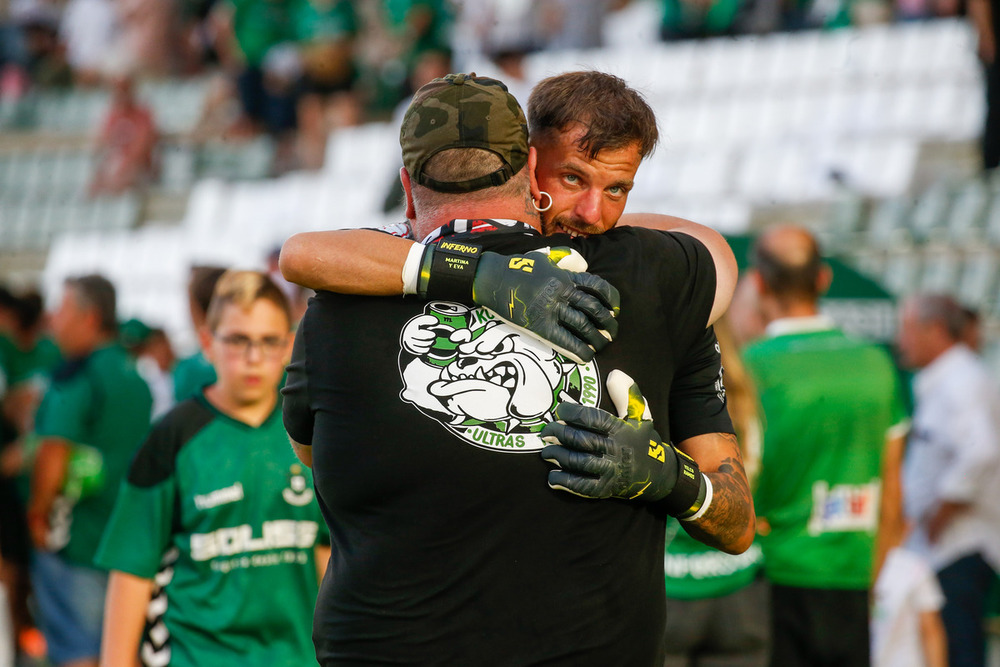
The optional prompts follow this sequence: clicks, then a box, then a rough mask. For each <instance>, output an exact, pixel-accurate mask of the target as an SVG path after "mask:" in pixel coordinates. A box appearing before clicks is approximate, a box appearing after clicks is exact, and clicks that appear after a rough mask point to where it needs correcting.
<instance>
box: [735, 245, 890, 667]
mask: <svg viewBox="0 0 1000 667" xmlns="http://www.w3.org/2000/svg"><path fill="white" fill-rule="evenodd" d="M754 264H755V266H754V270H753V273H752V274H751V277H752V279H753V280H754V281H755V284H756V286H757V291H758V294H759V298H760V308H761V311H762V313H763V316H764V320H765V321H766V322H767V323H768V324H767V328H766V331H765V337H764V338H763V339H762V340H759V341H757V342H755V343H752V344H750V345H749V346H748V347H747V348H746V351H745V354H744V358H745V361H746V364H747V366H748V368H749V369H750V371H751V375H752V377H753V379H754V381H755V383H756V385H757V388H758V391H759V393H760V400H761V406H762V408H763V414H764V423H765V429H764V445H763V452H762V461H761V471H760V475H759V477H758V479H757V486H756V490H755V494H754V505H755V508H756V511H757V516H758V522H757V525H758V532H759V533H760V535H761V537H760V545H761V547H762V549H763V551H764V568H765V573H766V576H767V578H768V579H769V580H770V582H771V604H772V631H773V652H772V658H771V664H772V665H775V667H797V666H799V665H801V666H803V667H806V666H810V667H811V666H815V665H837V666H838V667H854V666H858V667H860V666H865V667H867V665H868V664H869V639H868V627H869V619H868V606H869V590H870V588H871V585H872V582H873V580H874V574H875V563H876V562H877V559H878V555H877V554H881V553H884V552H885V545H886V544H887V543H889V542H893V541H895V540H896V539H898V535H899V531H900V526H899V524H898V517H899V516H900V513H899V503H900V499H899V493H898V490H899V474H900V471H899V467H898V464H897V463H896V462H898V460H899V453H900V452H901V451H902V438H903V435H904V433H905V428H906V419H905V415H904V411H903V403H902V398H901V392H900V388H899V382H898V376H897V373H896V370H895V367H894V365H893V363H892V360H891V359H890V357H889V355H888V354H887V353H886V351H885V350H884V349H883V348H882V347H880V346H878V345H876V344H874V343H871V342H867V341H862V340H858V339H855V338H852V337H849V336H847V335H845V334H844V333H843V332H842V331H840V330H838V329H837V328H836V327H834V325H833V322H832V321H831V320H829V319H827V318H826V317H824V316H823V315H821V314H820V312H819V298H820V295H822V294H823V293H824V292H825V291H826V288H827V287H828V286H829V284H830V279H831V273H830V270H829V268H828V267H826V266H825V265H824V264H823V261H822V259H821V256H820V251H819V245H818V243H817V242H816V239H815V238H814V237H813V236H812V235H811V234H810V233H809V232H808V231H806V230H805V229H803V228H801V227H794V226H777V227H772V228H770V229H768V230H767V231H766V232H765V233H764V234H763V235H762V236H761V238H760V239H759V240H758V242H757V245H756V247H755V251H754ZM877 539H879V540H881V544H878V545H877V543H876V541H877Z"/></svg>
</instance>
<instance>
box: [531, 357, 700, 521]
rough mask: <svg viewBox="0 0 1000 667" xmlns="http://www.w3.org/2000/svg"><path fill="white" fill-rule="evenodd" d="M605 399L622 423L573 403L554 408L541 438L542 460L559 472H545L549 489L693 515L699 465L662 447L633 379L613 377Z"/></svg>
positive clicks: (697, 505) (615, 374) (614, 374)
mask: <svg viewBox="0 0 1000 667" xmlns="http://www.w3.org/2000/svg"><path fill="white" fill-rule="evenodd" d="M608 395H609V396H610V397H611V400H612V401H613V402H614V404H615V408H616V409H617V410H618V414H619V415H620V416H621V418H620V419H619V418H618V417H615V416H614V415H612V414H611V413H610V412H607V411H605V410H601V409H600V408H592V407H587V406H583V405H579V404H576V403H560V404H559V405H558V406H556V410H555V416H556V419H557V420H558V421H555V422H551V423H549V424H547V425H546V426H545V428H544V429H542V431H541V433H540V434H539V435H540V436H541V437H542V439H543V440H545V441H546V442H549V443H553V444H549V445H547V446H546V447H545V448H543V449H542V458H543V459H545V460H546V461H549V462H551V463H554V464H556V466H558V467H557V468H556V469H554V470H551V471H549V486H550V487H552V488H553V489H561V490H563V491H569V492H570V493H573V494H576V495H578V496H583V497H585V498H623V499H625V500H635V499H641V500H644V501H647V502H657V501H663V502H662V505H663V507H664V509H665V511H666V512H667V514H670V515H671V516H676V517H678V518H687V517H690V516H692V515H694V514H695V513H697V512H698V510H699V509H701V506H702V505H703V504H704V502H705V498H706V496H707V485H706V480H705V477H704V475H702V474H701V471H700V470H699V469H698V464H697V463H695V462H694V460H693V459H692V458H690V457H689V456H687V455H686V454H684V453H683V452H680V451H678V450H677V449H675V448H674V447H673V445H671V444H670V443H667V442H663V441H662V439H661V438H660V434H659V433H657V432H656V429H654V428H653V420H652V417H651V415H650V412H649V406H648V405H647V404H646V399H645V398H644V397H643V395H642V393H641V392H640V391H639V386H638V385H637V384H636V383H635V382H633V380H632V378H630V377H629V376H628V375H626V374H625V373H623V372H621V371H618V370H614V371H612V372H611V373H610V374H609V375H608Z"/></svg>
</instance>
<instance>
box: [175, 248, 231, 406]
mask: <svg viewBox="0 0 1000 667" xmlns="http://www.w3.org/2000/svg"><path fill="white" fill-rule="evenodd" d="M225 272H226V270H225V269H224V268H221V267H218V266H193V267H191V277H190V279H189V280H188V307H189V308H190V312H191V325H192V326H193V327H194V330H195V331H196V332H198V333H199V334H200V333H201V330H202V329H203V328H204V327H205V317H206V316H207V313H208V306H209V304H210V303H211V302H212V294H213V293H214V292H215V284H216V283H217V282H218V281H219V278H221V277H222V274H223V273H225ZM214 382H215V369H214V368H212V364H210V363H208V360H207V359H205V355H204V354H202V351H201V350H200V349H199V350H198V351H196V352H195V353H194V354H192V355H191V356H189V357H185V358H183V359H181V360H180V361H178V362H177V363H176V364H175V365H174V400H175V401H176V402H178V403H180V402H181V401H183V400H185V399H188V398H191V397H192V396H196V395H198V394H199V393H201V390H202V389H203V388H204V387H207V386H208V385H210V384H212V383H214Z"/></svg>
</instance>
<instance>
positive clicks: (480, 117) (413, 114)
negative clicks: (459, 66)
mask: <svg viewBox="0 0 1000 667" xmlns="http://www.w3.org/2000/svg"><path fill="white" fill-rule="evenodd" d="M399 145H400V146H401V147H402V149H403V166H404V167H406V171H407V172H409V174H410V178H412V179H414V181H416V182H417V183H419V184H420V185H423V186H424V187H427V188H430V189H432V190H437V191H438V192H448V193H459V192H472V191H474V190H482V189H483V188H489V187H496V186H498V185H503V184H504V183H506V182H507V181H508V180H509V179H510V177H511V176H513V175H514V174H516V173H517V172H519V171H521V169H522V168H523V167H524V165H525V164H527V162H528V123H527V121H526V120H525V119H524V112H523V111H522V110H521V106H520V105H519V104H518V103H517V100H516V99H514V96H513V95H511V94H510V93H508V92H507V86H505V85H503V83H501V82H500V81H497V80H496V79H490V78H487V77H483V76H479V77H477V76H476V75H475V73H473V74H449V75H448V76H446V77H444V78H442V79H434V80H433V81H431V82H430V83H428V84H427V85H425V86H423V87H422V88H420V90H418V91H417V92H416V94H415V95H414V96H413V101H412V102H411V103H410V107H409V108H408V109H407V110H406V115H405V116H403V125H402V127H401V129H400V132H399ZM448 148H483V149H486V150H489V151H492V152H493V153H496V154H497V155H499V156H500V158H501V159H502V160H503V163H504V164H503V167H501V168H500V169H498V170H497V171H495V172H493V173H492V174H486V175H485V176H480V177H478V178H472V179H469V180H465V181H437V180H435V179H433V178H431V177H430V176H428V175H427V174H425V173H424V172H423V168H424V164H425V163H426V162H427V160H428V159H430V157H431V156H433V155H434V154H435V153H437V152H438V151H442V150H445V149H448Z"/></svg>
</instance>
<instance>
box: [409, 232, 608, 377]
mask: <svg viewBox="0 0 1000 667" xmlns="http://www.w3.org/2000/svg"><path fill="white" fill-rule="evenodd" d="M586 269H587V261H586V260H585V259H584V258H583V256H582V255H580V253H578V252H576V251H575V250H572V249H570V248H541V249H539V250H534V251H531V252H529V253H526V254H523V255H500V254H497V253H494V252H488V251H487V252H482V249H481V247H480V246H477V245H472V244H466V243H461V242H453V241H448V240H447V239H446V240H443V241H441V242H440V243H438V244H436V245H429V246H427V249H426V250H425V251H424V255H423V259H422V261H421V269H420V275H419V276H418V278H417V289H416V291H417V294H419V295H420V296H421V297H424V298H425V299H429V300H437V299H440V300H445V301H458V302H460V303H470V302H471V303H473V304H475V305H477V306H482V307H484V308H486V309H487V310H489V311H490V312H492V313H493V314H494V315H496V316H497V317H499V318H500V319H502V320H503V321H505V322H507V323H508V324H510V325H511V326H513V327H514V328H515V329H518V330H520V331H522V332H523V333H526V334H527V335H529V336H532V337H533V338H537V339H539V340H542V341H544V342H545V343H547V344H548V345H550V346H552V347H553V348H554V349H555V350H556V351H558V352H560V353H562V354H564V355H566V356H567V357H569V358H570V359H572V360H573V361H576V362H577V363H586V362H588V361H590V360H591V359H593V358H594V354H595V353H596V352H597V351H599V350H601V349H602V348H604V346H605V345H607V344H608V343H609V342H610V341H611V340H612V339H613V338H614V337H615V335H617V333H618V322H617V321H616V320H615V317H616V316H617V314H618V311H619V309H620V303H621V299H620V297H619V295H618V290H616V289H615V288H614V287H613V286H612V285H611V284H610V283H608V282H607V281H606V280H604V279H603V278H600V277H598V276H595V275H592V274H590V273H584V271H586Z"/></svg>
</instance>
